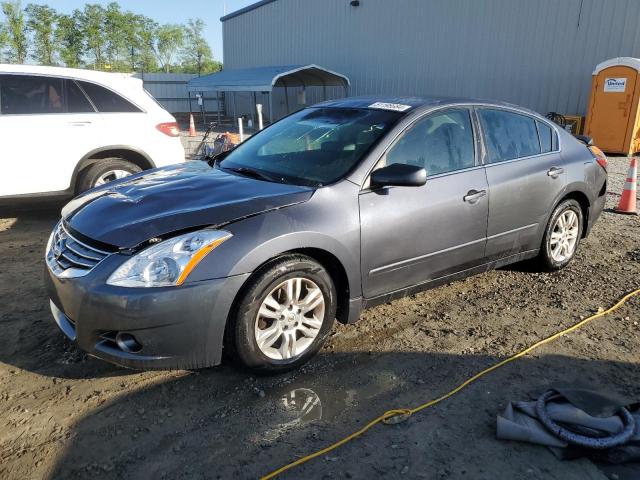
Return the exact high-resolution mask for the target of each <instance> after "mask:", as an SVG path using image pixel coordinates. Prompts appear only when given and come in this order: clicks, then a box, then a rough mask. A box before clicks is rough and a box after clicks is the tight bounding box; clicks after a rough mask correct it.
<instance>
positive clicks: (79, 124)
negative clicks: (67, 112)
mask: <svg viewBox="0 0 640 480" xmlns="http://www.w3.org/2000/svg"><path fill="white" fill-rule="evenodd" d="M69 125H71V126H72V127H84V126H85V125H91V122H89V121H86V122H69Z"/></svg>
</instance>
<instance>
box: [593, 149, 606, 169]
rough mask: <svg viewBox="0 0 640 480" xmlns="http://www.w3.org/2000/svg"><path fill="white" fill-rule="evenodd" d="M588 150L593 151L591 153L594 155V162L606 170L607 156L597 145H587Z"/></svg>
mask: <svg viewBox="0 0 640 480" xmlns="http://www.w3.org/2000/svg"><path fill="white" fill-rule="evenodd" d="M589 150H591V153H593V155H594V156H595V157H596V162H598V165H600V166H601V167H602V168H604V170H605V172H606V171H607V156H606V155H605V154H604V152H603V151H602V150H600V149H599V148H598V147H595V146H593V145H591V146H590V147H589Z"/></svg>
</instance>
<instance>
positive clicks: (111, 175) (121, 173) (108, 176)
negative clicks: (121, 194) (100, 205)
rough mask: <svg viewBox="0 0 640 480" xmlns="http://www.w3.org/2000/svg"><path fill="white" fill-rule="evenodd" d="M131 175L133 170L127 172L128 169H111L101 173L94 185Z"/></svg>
mask: <svg viewBox="0 0 640 480" xmlns="http://www.w3.org/2000/svg"><path fill="white" fill-rule="evenodd" d="M129 175H131V172H127V171H126V170H109V171H107V172H104V173H103V174H102V175H100V176H99V177H98V179H97V180H96V182H95V183H94V185H93V186H94V187H99V186H100V185H104V184H105V183H109V182H113V181H114V180H117V179H119V178H123V177H128V176H129Z"/></svg>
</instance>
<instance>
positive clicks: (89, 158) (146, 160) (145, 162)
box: [69, 145, 156, 193]
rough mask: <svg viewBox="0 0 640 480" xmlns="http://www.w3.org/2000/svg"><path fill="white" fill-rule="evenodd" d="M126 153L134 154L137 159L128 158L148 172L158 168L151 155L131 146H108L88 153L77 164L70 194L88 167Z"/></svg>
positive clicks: (72, 176)
mask: <svg viewBox="0 0 640 480" xmlns="http://www.w3.org/2000/svg"><path fill="white" fill-rule="evenodd" d="M107 153H110V154H111V155H108V154H107ZM126 153H129V154H133V155H132V156H133V157H136V158H128V159H129V160H131V161H133V162H134V163H136V164H137V165H138V166H139V167H140V168H142V169H143V170H148V169H150V168H155V167H156V164H155V163H154V161H153V160H151V157H150V156H149V154H147V153H146V152H145V151H143V150H140V149H139V148H137V147H133V146H131V145H107V146H104V147H99V148H95V149H93V150H91V151H90V152H88V153H86V154H85V155H84V156H83V157H82V158H81V159H80V160H79V161H78V163H77V164H76V166H75V168H74V170H73V174H72V175H71V181H70V183H69V192H72V193H73V192H74V191H75V186H76V182H77V180H78V175H79V174H80V172H81V171H82V170H83V169H85V168H86V167H88V166H90V165H91V164H93V163H95V162H96V161H98V160H101V159H103V158H109V157H110V156H114V155H117V156H121V155H124V154H126Z"/></svg>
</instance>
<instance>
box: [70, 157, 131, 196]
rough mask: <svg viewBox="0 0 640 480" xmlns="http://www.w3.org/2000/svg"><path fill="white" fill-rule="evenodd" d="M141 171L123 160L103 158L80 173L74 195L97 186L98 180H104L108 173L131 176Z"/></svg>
mask: <svg viewBox="0 0 640 480" xmlns="http://www.w3.org/2000/svg"><path fill="white" fill-rule="evenodd" d="M141 171H142V169H141V168H140V167H139V166H138V165H136V164H135V163H132V162H129V161H127V160H125V159H123V158H118V157H113V158H104V159H102V160H99V161H97V162H95V163H94V164H92V165H91V166H90V167H89V168H87V169H86V170H85V171H84V172H83V173H82V176H81V177H80V180H79V181H78V185H77V189H76V193H82V192H84V191H85V190H89V189H90V188H94V187H97V186H99V182H100V180H101V179H104V176H105V174H108V173H109V172H127V174H128V175H133V174H134V173H138V172H141ZM107 178H108V176H107ZM118 178H120V177H118ZM114 179H115V176H114ZM107 181H109V180H107Z"/></svg>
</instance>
